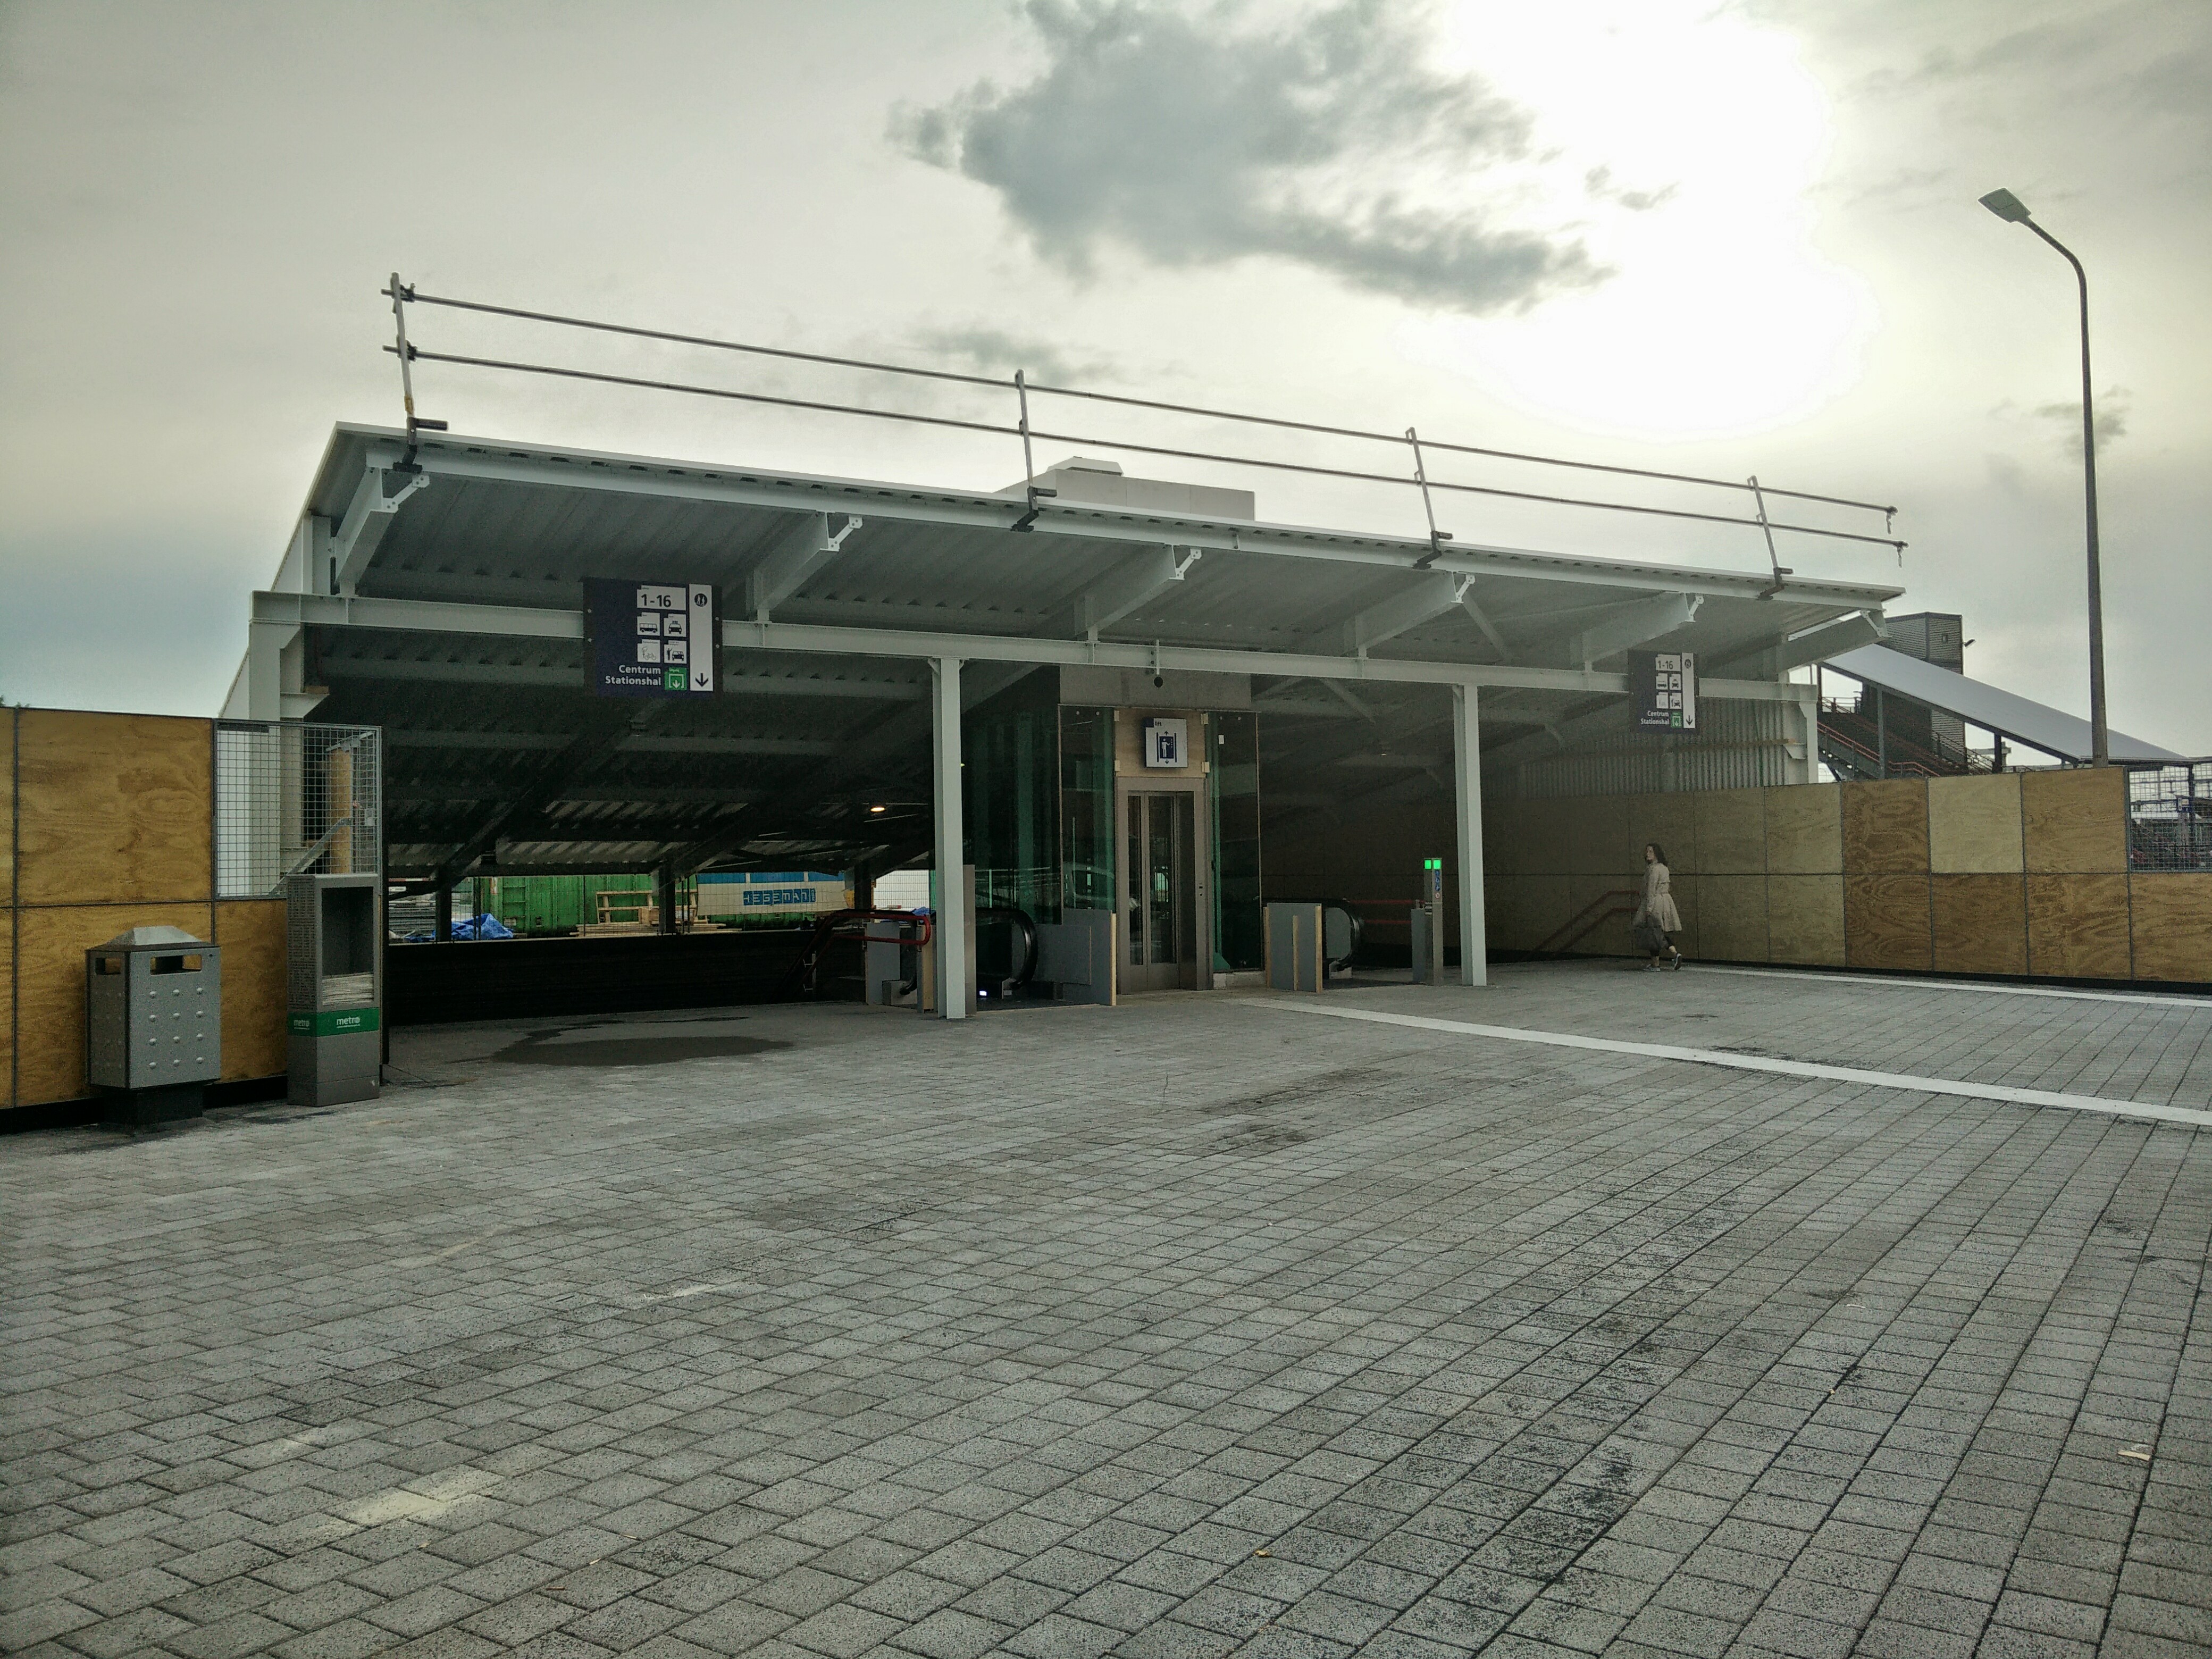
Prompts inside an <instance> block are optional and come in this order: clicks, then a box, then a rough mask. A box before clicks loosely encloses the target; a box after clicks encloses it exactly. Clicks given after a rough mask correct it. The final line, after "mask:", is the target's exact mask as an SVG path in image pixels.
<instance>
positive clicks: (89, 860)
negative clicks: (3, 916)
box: [16, 708, 215, 919]
mask: <svg viewBox="0 0 2212 1659" xmlns="http://www.w3.org/2000/svg"><path fill="white" fill-rule="evenodd" d="M212 732H213V723H212V722H210V721H208V720H173V719H169V718H166V717H163V716H159V715H153V714H79V713H75V712H69V711H61V710H53V709H44V708H27V709H25V710H23V712H22V714H21V718H20V721H19V723H18V726H17V728H16V741H17V742H18V743H20V744H21V745H22V753H21V757H19V763H18V771H17V780H18V781H17V786H16V787H18V788H19V789H20V790H21V793H22V799H21V801H20V802H19V803H18V810H19V823H20V829H19V830H18V834H19V836H20V837H21V848H20V856H21V865H20V875H19V877H18V879H19V880H20V882H21V891H20V892H19V893H18V894H17V895H16V900H17V902H19V903H21V904H82V903H84V902H88V901H97V900H109V901H117V900H120V901H128V902H134V903H135V902H148V903H164V902H179V901H184V900H190V899H198V900H201V901H205V900H206V899H208V898H209V897H210V896H212V895H211V891H210V888H211V884H212V883H213V880H214V873H213V871H212V869H211V867H210V861H211V859H212V848H211V846H210V836H211V835H212V834H213V826H214V819H215V810H214V799H215V781H214V757H213V753H212V745H213V738H212ZM202 916H203V919H204V916H205V912H204V910H203V912H202Z"/></svg>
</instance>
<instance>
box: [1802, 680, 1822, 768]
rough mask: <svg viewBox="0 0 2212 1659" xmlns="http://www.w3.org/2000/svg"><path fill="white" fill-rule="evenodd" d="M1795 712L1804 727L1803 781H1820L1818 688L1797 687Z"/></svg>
mask: <svg viewBox="0 0 2212 1659" xmlns="http://www.w3.org/2000/svg"><path fill="white" fill-rule="evenodd" d="M1797 714H1798V717H1799V719H1800V720H1802V722H1803V725H1804V727H1805V781H1806V782H1808V783H1818V782H1820V687H1819V686H1818V685H1801V686H1799V687H1798V688H1797Z"/></svg>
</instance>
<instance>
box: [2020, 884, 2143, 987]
mask: <svg viewBox="0 0 2212 1659" xmlns="http://www.w3.org/2000/svg"><path fill="white" fill-rule="evenodd" d="M2027 971H2028V972H2029V973H2031V974H2050V975H2059V976H2062V977H2064V978H2067V979H2126V978H2128V977H2130V975H2132V973H2133V972H2134V969H2133V968H2132V966H2131V959H2130V955H2129V950H2128V878H2126V877H2125V876H2100V875H2034V874H2031V875H2030V876H2028V877H2027Z"/></svg>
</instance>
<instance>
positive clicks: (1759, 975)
mask: <svg viewBox="0 0 2212 1659" xmlns="http://www.w3.org/2000/svg"><path fill="white" fill-rule="evenodd" d="M1691 965H1692V966H1693V967H1695V968H1696V969H1697V970H1698V972H1699V973H1700V974H1742V975H1746V976H1747V977H1750V978H1756V979H1794V980H1796V981H1797V982H1798V983H1799V984H1800V985H1887V986H1888V987H1890V988H1891V989H1893V990H1903V991H1975V992H1978V993H1980V994H1983V995H1984V996H1997V997H2058V998H2062V999H2063V1000H2066V1001H2069V1002H2139V1003H2142V1004H2143V1005H2145V1006H2148V1007H2152V1008H2179V1010H2180V1011H2181V1012H2183V1013H2185V1014H2212V1000H2208V999H2206V998H2203V997H2191V996H2181V995H2174V996H2165V997H2161V996H2149V995H2145V994H2139V993H2136V992H2133V991H2062V990H2060V989H2059V988H2058V987H2056V986H2045V985H1995V984H1990V983H1989V982H1987V981H1981V980H1957V979H1901V978H1899V979H1893V978H1889V977H1887V976H1885V975H1878V974H1827V973H1822V972H1820V970H1819V969H1807V970H1804V971H1802V972H1797V973H1792V972H1791V971H1790V970H1789V969H1786V968H1724V967H1723V966H1721V965H1720V964H1719V963H1713V964H1711V966H1708V965H1706V964H1705V963H1692V964H1691Z"/></svg>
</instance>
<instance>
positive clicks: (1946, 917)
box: [1928, 874, 2027, 974]
mask: <svg viewBox="0 0 2212 1659" xmlns="http://www.w3.org/2000/svg"><path fill="white" fill-rule="evenodd" d="M1928 908H1929V919H1930V921H1931V923H1932V925H1933V929H1934V933H1935V939H1934V950H1933V952H1932V955H1933V958H1934V963H1935V967H1936V971H1937V972H1938V973H1943V974H2025V973H2026V972H2027V888H2026V884H2025V882H2024V880H2023V878H2021V877H2020V876H2018V875H2006V876H1999V875H1956V874H1952V875H1936V876H1932V877H1930V878H1929V900H1928Z"/></svg>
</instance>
